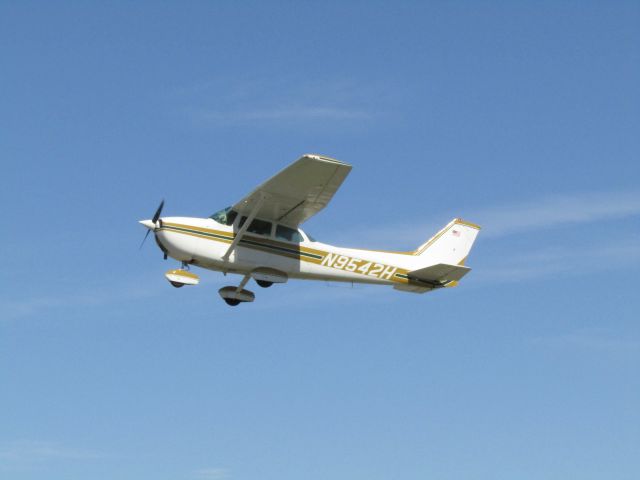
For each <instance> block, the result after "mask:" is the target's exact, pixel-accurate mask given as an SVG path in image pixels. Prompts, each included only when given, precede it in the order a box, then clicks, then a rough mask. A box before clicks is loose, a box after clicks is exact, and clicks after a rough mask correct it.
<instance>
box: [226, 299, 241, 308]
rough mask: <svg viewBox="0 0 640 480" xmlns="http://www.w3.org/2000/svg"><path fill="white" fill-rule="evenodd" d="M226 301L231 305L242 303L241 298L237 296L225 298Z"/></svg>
mask: <svg viewBox="0 0 640 480" xmlns="http://www.w3.org/2000/svg"><path fill="white" fill-rule="evenodd" d="M224 301H225V302H227V305H229V306H230V307H235V306H237V305H240V300H238V299H237V298H225V299H224Z"/></svg>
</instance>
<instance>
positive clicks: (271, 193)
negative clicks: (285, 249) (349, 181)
mask: <svg viewBox="0 0 640 480" xmlns="http://www.w3.org/2000/svg"><path fill="white" fill-rule="evenodd" d="M350 171H351V165H349V164H347V163H343V162H340V161H338V160H334V159H332V158H329V157H322V156H319V155H304V156H302V157H300V158H299V159H298V160H297V161H295V162H294V163H292V164H291V165H289V166H288V167H287V168H285V169H284V170H282V171H281V172H279V173H278V174H276V175H274V176H273V177H271V178H270V179H269V180H267V181H266V182H264V183H263V184H261V185H260V186H259V187H258V188H256V189H255V190H254V191H253V192H251V193H250V194H249V195H247V196H246V197H245V198H243V199H242V200H240V201H239V202H238V203H236V204H235V205H234V206H233V209H234V210H235V211H237V212H238V213H240V214H241V215H247V216H248V215H250V214H251V212H253V210H254V209H255V207H256V206H257V205H259V208H258V210H257V212H255V217H256V218H261V219H264V220H271V221H274V222H278V223H283V224H286V225H289V226H291V227H297V226H298V225H300V224H301V223H303V222H305V221H306V220H308V219H309V218H310V217H312V216H313V215H315V214H316V213H318V212H319V211H320V210H322V209H323V208H324V207H326V206H327V204H328V203H329V201H331V198H333V195H334V194H335V193H336V191H337V190H338V188H339V187H340V185H342V182H343V181H344V179H345V178H346V177H347V175H348V174H349V172H350Z"/></svg>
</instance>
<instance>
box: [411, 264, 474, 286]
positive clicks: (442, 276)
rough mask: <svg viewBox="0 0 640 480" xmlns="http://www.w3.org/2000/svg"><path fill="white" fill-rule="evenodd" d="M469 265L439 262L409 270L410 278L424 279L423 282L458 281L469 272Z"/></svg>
mask: <svg viewBox="0 0 640 480" xmlns="http://www.w3.org/2000/svg"><path fill="white" fill-rule="evenodd" d="M470 270H471V269H470V268H469V267H463V266H462V265H449V264H447V263H439V264H437V265H432V266H430V267H426V268H421V269H419V270H414V271H412V272H409V274H408V275H409V278H413V279H416V280H422V281H423V282H436V283H446V282H452V281H458V280H460V279H461V278H462V277H464V276H465V275H466V274H467V273H469V271H470Z"/></svg>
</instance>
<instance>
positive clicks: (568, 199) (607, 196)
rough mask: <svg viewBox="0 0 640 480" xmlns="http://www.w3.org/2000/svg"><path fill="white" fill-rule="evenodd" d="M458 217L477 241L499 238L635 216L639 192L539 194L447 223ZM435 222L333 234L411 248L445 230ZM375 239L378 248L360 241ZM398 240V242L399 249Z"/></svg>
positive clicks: (453, 214)
mask: <svg viewBox="0 0 640 480" xmlns="http://www.w3.org/2000/svg"><path fill="white" fill-rule="evenodd" d="M460 216H461V217H463V218H464V219H465V220H469V221H472V222H474V223H477V224H479V225H481V226H482V231H481V232H480V239H481V240H483V241H484V240H485V239H487V238H489V239H490V238H498V237H504V236H507V235H515V234H520V233H526V232H531V231H536V230H546V229H550V228H565V227H571V226H577V225H581V224H589V223H596V222H603V221H610V220H616V219H625V218H631V217H634V216H640V191H621V192H599V193H577V194H572V195H569V194H566V195H544V196H541V197H538V198H535V199H532V200H528V201H524V202H514V203H512V204H509V205H494V206H487V207H481V208H478V209H469V210H468V211H464V212H460V211H456V212H449V214H448V215H447V216H446V217H445V218H446V219H447V220H449V219H451V218H454V217H460ZM444 223H445V222H443V221H442V220H441V221H440V222H436V221H433V220H432V221H427V222H421V223H420V224H416V223H411V224H409V223H402V224H388V225H383V226H382V227H378V226H376V227H375V228H371V227H368V226H354V227H353V228H351V229H348V230H343V231H342V232H338V233H337V236H336V237H335V238H336V239H337V241H339V242H341V243H343V244H347V245H360V246H362V247H364V248H385V249H413V248H415V247H417V246H418V245H419V244H421V243H423V242H424V241H426V240H427V238H428V237H429V236H430V235H433V234H434V233H436V232H437V231H438V230H439V229H440V228H442V227H443V226H444ZM369 238H375V239H376V242H377V244H376V245H371V244H364V243H363V241H365V240H366V239H369ZM399 241H401V242H402V244H401V245H398V242H399Z"/></svg>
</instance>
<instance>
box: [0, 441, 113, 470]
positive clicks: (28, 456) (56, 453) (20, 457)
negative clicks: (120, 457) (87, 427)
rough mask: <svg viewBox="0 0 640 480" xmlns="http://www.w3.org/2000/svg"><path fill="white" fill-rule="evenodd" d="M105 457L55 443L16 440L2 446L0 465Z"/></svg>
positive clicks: (0, 445) (35, 463) (34, 463)
mask: <svg viewBox="0 0 640 480" xmlns="http://www.w3.org/2000/svg"><path fill="white" fill-rule="evenodd" d="M104 457H105V455H103V454H100V453H97V452H93V451H89V450H82V449H77V448H70V447H67V446H64V445H60V444H58V443H54V442H37V441H30V440H16V441H12V442H7V443H2V444H0V465H2V466H3V467H28V466H35V465H40V464H43V463H46V462H49V461H53V460H94V459H99V458H104Z"/></svg>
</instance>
